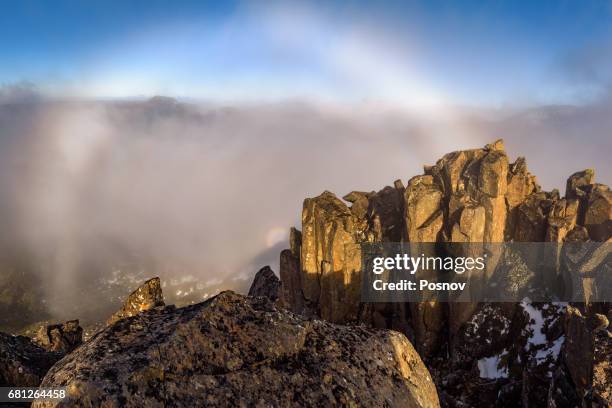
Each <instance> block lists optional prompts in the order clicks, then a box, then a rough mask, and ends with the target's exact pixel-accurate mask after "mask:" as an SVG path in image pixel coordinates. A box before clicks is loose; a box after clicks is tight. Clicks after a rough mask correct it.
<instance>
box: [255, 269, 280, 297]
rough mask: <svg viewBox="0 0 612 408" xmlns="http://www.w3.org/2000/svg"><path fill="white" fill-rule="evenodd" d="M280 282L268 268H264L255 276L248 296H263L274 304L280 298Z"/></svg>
mask: <svg viewBox="0 0 612 408" xmlns="http://www.w3.org/2000/svg"><path fill="white" fill-rule="evenodd" d="M280 286H281V282H280V280H279V279H278V277H277V276H276V275H275V274H274V271H272V269H271V268H270V267H269V266H264V267H263V268H261V269H260V270H259V272H257V274H255V278H254V279H253V283H252V284H251V288H250V289H249V296H265V297H267V298H268V299H270V300H271V301H273V302H275V301H276V300H277V299H278V298H279V296H280V293H279V292H280Z"/></svg>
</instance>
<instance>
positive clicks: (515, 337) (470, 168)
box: [280, 140, 612, 406]
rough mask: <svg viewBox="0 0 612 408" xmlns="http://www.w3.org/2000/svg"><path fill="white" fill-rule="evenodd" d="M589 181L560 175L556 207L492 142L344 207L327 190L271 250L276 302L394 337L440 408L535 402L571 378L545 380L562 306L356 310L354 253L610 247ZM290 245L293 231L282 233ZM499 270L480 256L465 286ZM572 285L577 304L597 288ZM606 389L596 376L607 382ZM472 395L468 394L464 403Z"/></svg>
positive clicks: (580, 260) (431, 303) (601, 192)
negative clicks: (284, 246) (408, 348)
mask: <svg viewBox="0 0 612 408" xmlns="http://www.w3.org/2000/svg"><path fill="white" fill-rule="evenodd" d="M594 177H595V174H594V171H593V170H591V169H588V170H585V171H582V172H577V173H575V174H573V175H572V176H570V177H569V179H568V181H567V186H566V193H565V197H563V198H562V197H561V196H560V193H559V192H558V191H557V190H553V191H551V192H546V191H542V190H541V188H540V186H539V185H538V183H537V181H536V178H535V176H533V175H532V174H531V173H529V171H528V169H527V164H526V161H525V159H524V158H518V159H517V160H516V161H514V162H513V163H512V162H510V160H509V159H508V157H507V155H506V153H505V151H504V145H503V142H502V141H501V140H498V141H496V142H494V143H492V144H489V145H486V146H485V147H484V148H482V149H473V150H466V151H458V152H453V153H449V154H447V155H445V156H444V157H442V158H441V159H440V160H438V161H437V162H436V164H435V165H433V166H425V168H424V174H423V175H419V176H415V177H413V178H411V179H409V180H408V183H407V185H406V187H404V185H403V184H402V182H401V181H399V180H398V181H396V182H395V183H394V186H393V187H385V188H384V189H382V190H380V191H378V192H369V193H368V192H359V191H353V192H351V193H349V194H348V195H346V196H344V200H345V201H346V202H348V203H350V206H349V205H347V204H346V203H345V202H343V201H342V200H340V199H338V198H337V197H336V196H335V195H334V194H333V193H331V192H328V191H325V192H324V193H323V194H321V195H320V196H317V197H314V198H307V199H305V200H304V206H303V211H302V231H301V239H292V240H291V249H290V250H285V251H283V252H282V253H281V263H280V265H281V269H280V276H281V304H282V305H285V306H286V307H287V308H289V309H290V310H292V311H295V312H298V313H303V314H312V315H315V316H319V317H321V318H323V319H325V320H329V321H332V322H336V323H355V322H361V323H366V324H368V325H371V326H374V327H382V328H393V329H395V330H399V331H401V332H403V333H404V334H406V335H407V336H408V337H409V338H410V339H411V340H412V341H413V342H414V344H415V345H416V347H417V350H418V351H419V353H420V354H421V356H422V357H423V358H424V359H425V360H426V361H427V362H428V363H429V364H430V369H432V370H433V373H434V377H436V381H437V382H438V385H439V386H440V389H445V392H443V393H442V396H441V397H442V400H443V403H444V404H445V405H448V406H466V404H467V406H470V405H471V406H478V405H481V406H490V405H492V404H501V405H505V404H510V405H512V404H511V403H510V402H508V401H513V400H516V399H517V398H518V399H519V400H520V401H522V402H521V404H522V405H523V406H528V405H536V406H539V405H545V404H546V403H547V402H546V401H547V399H548V391H549V385H550V383H551V381H552V382H554V378H557V380H558V381H557V384H562V383H564V381H565V382H567V383H569V384H572V383H573V382H574V381H576V379H574V377H573V376H574V375H575V374H568V373H566V372H565V371H564V372H561V373H560V374H559V375H557V374H555V372H556V371H555V370H557V368H558V367H559V364H560V363H559V361H558V360H559V359H560V357H559V355H560V353H559V350H560V347H561V345H562V344H563V343H564V341H565V337H566V336H570V337H571V336H573V335H576V334H577V333H575V332H572V331H568V330H569V328H568V327H567V326H564V325H563V324H562V321H563V318H562V317H563V315H564V313H565V308H564V307H563V306H559V305H550V304H548V305H546V304H543V305H542V304H533V305H532V304H530V303H529V302H523V303H521V304H517V303H510V304H504V305H486V304H475V303H465V302H464V303H447V304H443V303H440V302H438V301H437V300H436V298H435V295H433V294H432V295H431V296H430V297H427V294H425V299H424V301H422V302H418V303H417V302H413V303H409V304H402V303H391V304H362V303H361V301H360V285H361V276H360V270H361V253H360V250H359V244H361V243H364V242H410V243H411V245H418V244H419V243H424V242H439V243H451V242H461V243H481V242H482V243H495V242H573V241H578V242H580V241H589V240H591V241H600V242H604V241H610V239H611V237H612V192H611V191H610V189H609V188H608V187H607V186H605V185H602V184H596V183H595V182H594ZM292 236H294V237H299V236H300V232H299V231H298V230H296V229H292ZM457 255H461V254H457ZM466 255H467V254H466ZM594 255H598V254H589V255H588V256H586V257H585V254H581V253H577V254H574V255H571V254H570V255H566V258H567V256H570V257H571V256H574V257H575V258H576V259H569V258H567V259H565V258H564V260H565V261H568V260H569V261H572V262H574V261H575V262H574V263H576V265H578V264H582V265H583V267H581V268H582V270H584V271H585V273H587V274H588V270H586V269H588V268H589V267H591V268H592V266H589V262H588V259H591V258H592V257H593V256H594ZM604 255H605V254H599V255H598V256H600V257H601V259H599V260H598V262H605V259H604V258H605V257H604ZM551 256H556V257H557V258H559V257H560V254H558V253H557V254H551ZM509 261H511V260H507V259H498V258H495V257H494V258H493V259H489V262H488V263H487V268H486V269H485V270H484V271H483V273H482V275H481V276H478V277H477V279H481V280H482V281H483V282H487V281H489V280H490V279H492V276H491V273H492V271H493V270H494V269H495V267H496V266H497V265H498V262H506V263H508V262H509ZM558 261H559V262H560V261H561V259H560V258H559V259H558ZM510 263H511V262H510ZM591 263H594V262H591ZM499 265H502V264H499ZM585 268H586V269H585ZM512 272H513V271H512V270H511V269H509V270H508V273H512ZM554 273H555V271H553V274H554ZM508 276H511V275H508ZM550 278H551V279H553V280H561V279H566V278H567V277H564V276H556V275H555V276H551V277H550ZM580 285H581V286H583V292H584V295H585V298H586V299H587V300H588V299H589V297H590V295H591V294H593V293H595V292H596V290H597V289H598V285H599V282H597V280H596V279H595V278H593V279H582V280H581V281H580ZM584 309H585V311H584V313H585V314H587V315H589V316H592V315H593V314H594V313H595V312H600V313H603V314H606V313H607V310H608V309H609V305H602V306H601V308H600V309H597V308H594V307H591V305H588V304H587V305H586V306H585V307H584ZM478 322H480V323H478ZM475 327H478V329H477V330H476V329H474V328H475ZM502 328H503V330H502ZM606 333H607V332H606ZM568 347H569V346H568ZM593 347H594V346H593ZM447 350H448V352H450V359H449V358H448V357H447V355H446V351H447ZM440 356H443V357H442V358H440ZM581 358H582V362H583V364H585V365H587V366H589V367H590V368H589V370H594V369H595V368H594V364H595V363H594V359H595V357H593V355H584V354H582V357H581ZM526 359H527V360H526ZM608 359H610V356H609V355H608ZM492 362H493V363H495V365H496V367H497V366H499V367H497V368H499V372H497V371H496V372H495V373H494V374H495V375H498V377H494V380H493V381H491V378H486V380H485V381H484V382H483V383H482V384H481V381H480V380H479V379H478V378H479V377H482V376H485V377H486V376H487V375H488V374H487V373H486V371H487V370H486V369H485V368H486V367H487V366H488V365H490V363H492ZM474 370H476V375H474ZM489 371H490V370H489ZM604 371H605V370H604ZM569 373H572V370H569ZM600 377H601V376H600ZM449 378H451V380H449ZM589 378H590V377H589ZM566 380H567V381H566ZM611 380H612V379H611V378H609V377H608V379H607V381H608V383H609V382H610V381H611ZM449 381H450V382H449ZM453 381H455V383H454V385H453V384H451V383H452V382H453ZM589 381H591V382H589V383H588V384H591V383H592V381H594V380H589ZM468 383H469V384H468ZM593 384H594V383H593ZM571 387H572V389H573V390H574V391H577V392H576V395H577V398H578V399H579V400H580V399H583V398H584V397H585V393H590V392H591V385H586V386H585V387H586V388H584V387H582V388H581V386H579V385H578V386H576V385H571ZM594 387H595V385H593V386H592V388H593V389H594ZM447 391H448V392H447ZM474 395H478V396H479V397H478V398H477V399H476V400H473V401H472V400H470V398H472V397H473V396H474ZM485 395H487V396H488V397H487V398H490V399H488V400H487V398H485ZM479 398H480V400H481V401H480V402H479V401H478V399H479ZM462 404H464V405H462ZM487 404H488V405H487ZM559 406H562V405H559Z"/></svg>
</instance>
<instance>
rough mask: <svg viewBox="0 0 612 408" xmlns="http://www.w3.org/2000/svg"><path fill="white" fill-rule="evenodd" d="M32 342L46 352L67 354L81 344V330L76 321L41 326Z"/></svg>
mask: <svg viewBox="0 0 612 408" xmlns="http://www.w3.org/2000/svg"><path fill="white" fill-rule="evenodd" d="M34 341H35V342H36V343H37V344H38V345H39V346H40V347H42V348H44V349H45V350H47V351H56V352H60V353H64V354H65V353H69V352H71V351H72V350H74V349H75V348H77V347H78V346H79V345H81V343H83V329H82V328H81V326H79V321H78V320H69V321H67V322H65V323H61V324H53V325H49V326H43V327H41V328H40V330H39V331H38V333H37V335H36V337H35V339H34Z"/></svg>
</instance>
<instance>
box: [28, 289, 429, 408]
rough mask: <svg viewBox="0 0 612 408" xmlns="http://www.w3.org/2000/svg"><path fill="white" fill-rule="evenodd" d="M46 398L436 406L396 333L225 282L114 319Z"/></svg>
mask: <svg viewBox="0 0 612 408" xmlns="http://www.w3.org/2000/svg"><path fill="white" fill-rule="evenodd" d="M60 385H61V386H65V387H66V389H67V394H68V396H67V398H65V399H64V400H61V401H59V400H54V401H39V402H35V403H34V404H33V408H41V407H77V406H78V407H80V406H104V407H109V408H110V407H143V408H144V407H157V406H165V405H172V406H175V407H194V406H207V407H221V406H223V407H225V406H274V407H276V406H278V407H284V406H363V407H381V406H393V407H423V408H435V407H439V401H438V396H437V392H436V388H435V386H434V384H433V381H432V378H431V376H430V374H429V372H428V371H427V369H426V368H425V366H424V364H423V363H422V361H421V359H420V358H419V356H418V354H417V353H416V351H415V350H414V348H413V347H412V345H411V344H410V343H409V342H408V340H407V339H406V338H405V337H404V336H403V335H402V334H400V333H397V332H392V331H375V330H373V329H366V328H361V327H345V326H336V325H333V324H330V323H325V322H322V321H308V320H304V319H302V318H300V317H298V316H296V315H294V314H292V313H288V312H286V311H283V310H282V309H277V308H275V307H274V305H273V304H272V303H271V302H270V301H269V300H268V299H266V298H261V297H260V298H246V297H244V296H240V295H237V294H234V293H232V292H223V293H221V294H220V295H218V296H216V297H214V298H212V299H211V300H209V301H207V302H204V303H200V304H196V305H192V306H188V307H185V308H181V309H175V310H169V309H162V310H150V311H147V312H145V313H141V314H139V315H136V316H134V317H132V318H128V319H124V320H121V321H118V322H116V323H115V324H113V325H112V326H110V327H107V328H106V329H105V330H104V331H102V332H101V333H99V334H98V335H97V336H96V337H95V338H93V339H92V340H90V341H89V342H88V343H86V344H84V345H83V346H81V347H80V348H79V349H77V350H76V351H74V352H73V353H72V354H70V355H68V356H67V357H66V358H64V359H63V360H62V361H61V362H60V363H58V364H56V365H55V366H54V367H53V368H52V369H51V371H50V372H49V373H48V374H47V375H46V377H45V379H44V381H43V383H42V386H45V387H52V386H60Z"/></svg>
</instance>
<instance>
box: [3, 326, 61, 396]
mask: <svg viewBox="0 0 612 408" xmlns="http://www.w3.org/2000/svg"><path fill="white" fill-rule="evenodd" d="M62 356H63V354H62V353H57V352H49V351H47V350H45V349H43V348H41V347H39V346H37V345H36V344H34V343H33V342H32V340H31V339H30V338H28V337H25V336H12V335H10V334H6V333H0V387H8V386H12V387H37V386H38V385H39V384H40V382H41V381H42V378H43V376H44V375H45V373H46V372H47V371H48V370H49V368H51V366H52V365H53V364H55V363H56V362H57V361H58V360H59V359H60V358H62Z"/></svg>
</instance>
